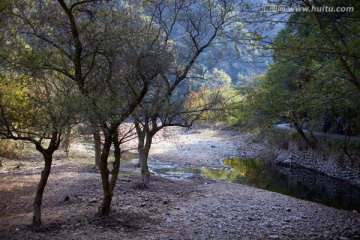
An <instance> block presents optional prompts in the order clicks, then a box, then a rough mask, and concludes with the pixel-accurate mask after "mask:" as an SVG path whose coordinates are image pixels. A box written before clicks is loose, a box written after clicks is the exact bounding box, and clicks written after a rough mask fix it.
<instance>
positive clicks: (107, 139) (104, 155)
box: [99, 133, 112, 216]
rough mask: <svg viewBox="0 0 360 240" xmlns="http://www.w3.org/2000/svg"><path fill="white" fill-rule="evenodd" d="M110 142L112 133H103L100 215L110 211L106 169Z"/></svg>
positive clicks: (110, 193) (107, 213) (109, 190)
mask: <svg viewBox="0 0 360 240" xmlns="http://www.w3.org/2000/svg"><path fill="white" fill-rule="evenodd" d="M111 143H112V135H111V134H109V133H107V134H106V135H105V141H104V146H103V150H102V153H101V161H100V173H101V183H102V187H103V194H104V197H103V202H102V205H101V207H100V212H99V214H100V215H103V216H107V215H109V213H110V205H111V200H112V191H111V187H110V182H109V170H108V166H107V165H108V158H109V153H110V147H111Z"/></svg>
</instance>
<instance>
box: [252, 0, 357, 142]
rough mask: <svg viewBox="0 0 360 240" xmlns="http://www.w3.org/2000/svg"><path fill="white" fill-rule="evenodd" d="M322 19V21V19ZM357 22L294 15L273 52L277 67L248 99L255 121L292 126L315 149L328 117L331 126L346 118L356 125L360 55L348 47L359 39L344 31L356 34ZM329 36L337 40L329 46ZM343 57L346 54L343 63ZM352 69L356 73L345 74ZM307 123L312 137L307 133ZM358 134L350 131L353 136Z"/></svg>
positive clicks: (325, 15)
mask: <svg viewBox="0 0 360 240" xmlns="http://www.w3.org/2000/svg"><path fill="white" fill-rule="evenodd" d="M295 2H296V3H299V1H295ZM300 2H306V1H300ZM314 3H316V4H320V3H319V2H318V1H314ZM329 4H330V3H329ZM340 5H341V2H340ZM302 6H306V5H302ZM307 6H310V5H307ZM334 6H336V4H335V3H334ZM310 7H311V6H310ZM310 9H311V8H310ZM320 15H323V16H322V17H321V19H320V18H318V17H319V16H320ZM314 18H315V20H314ZM335 19H336V20H335ZM334 20H335V22H334ZM318 21H321V23H320V25H321V26H319V22H318ZM356 21H357V22H358V20H357V19H354V18H353V13H334V12H333V13H317V12H294V13H292V14H291V16H290V18H289V19H288V20H287V24H286V26H285V28H284V29H283V30H281V31H280V32H279V34H278V35H277V37H276V38H275V41H274V44H273V45H272V46H271V47H272V48H273V59H274V63H273V65H272V66H270V68H269V71H268V73H267V75H266V76H264V77H262V79H261V81H260V84H258V88H256V89H255V91H254V92H252V93H250V94H249V95H248V99H249V101H250V103H251V104H250V105H249V109H250V112H252V116H253V117H254V118H257V119H258V120H265V121H266V122H267V123H268V124H273V123H276V122H277V121H284V120H286V121H289V122H290V123H291V124H292V125H293V126H294V127H295V129H296V130H297V132H298V133H299V134H300V135H301V137H302V139H303V140H304V141H305V142H306V143H307V144H308V145H309V146H311V147H317V140H316V138H315V137H314V135H313V134H312V133H313V131H314V130H318V129H319V128H318V125H319V123H320V122H321V119H322V118H323V117H324V116H328V117H330V118H331V120H335V118H336V117H337V116H339V115H341V116H347V117H346V118H347V122H348V124H351V123H352V122H358V121H357V120H356V119H358V112H359V111H358V110H359V104H358V102H359V97H358V93H357V91H358V88H357V84H356V81H357V80H356V79H354V78H352V77H351V75H352V73H354V74H355V75H357V74H356V72H357V71H358V70H357V69H358V68H356V65H357V64H358V63H357V62H358V59H357V55H358V53H357V48H356V47H355V48H349V47H348V46H347V45H348V44H350V45H352V46H353V47H354V46H356V45H357V44H356V42H357V37H355V35H356V34H353V33H354V32H353V31H348V32H345V31H343V30H344V29H348V30H349V28H352V29H354V30H356V29H357V26H358V24H357V25H356V26H355V25H354V26H353V24H354V22H356ZM324 31H325V32H324ZM331 31H333V32H334V34H335V37H334V38H332V39H331V40H330V41H328V40H326V37H327V36H328V35H327V34H329V33H330V32H331ZM355 32H356V31H355ZM339 34H340V35H342V37H340V35H339ZM324 41H325V44H324ZM333 44H334V45H333ZM332 45H333V46H332ZM335 46H336V48H334V47H335ZM339 51H341V52H343V53H342V56H341V58H339V56H338V52H339ZM344 64H345V65H346V66H345V65H344ZM349 66H351V67H350V69H351V72H352V73H350V72H349V71H348V70H347V68H348V67H349ZM349 112H351V113H352V117H351V118H350V117H349V115H350V114H349ZM354 113H355V114H354ZM354 115H356V117H355V116H354ZM304 121H306V122H307V123H308V124H307V127H308V130H309V132H310V135H306V134H305V133H304V131H303V126H302V123H303V122H304ZM257 122H259V121H257ZM352 125H353V124H352ZM357 128H358V127H356V126H352V129H353V130H355V131H356V129H357Z"/></svg>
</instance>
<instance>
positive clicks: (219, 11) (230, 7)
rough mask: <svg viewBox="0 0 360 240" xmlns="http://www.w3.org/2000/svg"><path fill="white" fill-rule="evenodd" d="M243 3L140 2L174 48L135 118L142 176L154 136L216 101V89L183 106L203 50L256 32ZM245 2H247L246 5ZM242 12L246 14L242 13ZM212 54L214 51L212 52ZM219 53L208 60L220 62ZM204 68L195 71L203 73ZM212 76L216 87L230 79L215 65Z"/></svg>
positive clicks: (193, 117)
mask: <svg viewBox="0 0 360 240" xmlns="http://www.w3.org/2000/svg"><path fill="white" fill-rule="evenodd" d="M244 6H245V5H242V4H241V3H237V2H236V1H228V0H223V1H221V0H220V1H203V0H182V1H151V2H149V3H145V4H144V5H142V7H143V8H144V10H143V12H145V14H147V16H150V19H151V21H150V24H151V25H154V24H155V26H159V27H158V29H159V30H158V31H159V34H158V38H157V40H158V41H162V42H164V47H165V48H167V49H169V52H172V53H174V58H175V61H174V64H173V65H171V66H170V67H169V68H168V70H167V71H166V72H165V73H162V74H161V79H158V80H157V81H158V84H157V85H156V84H154V85H155V87H154V89H153V90H151V88H152V87H153V86H152V85H150V91H148V94H149V95H150V96H147V97H145V98H144V102H143V103H141V104H140V105H139V106H138V108H137V110H136V111H135V112H134V114H133V117H134V124H135V127H136V130H137V134H138V143H139V145H138V151H139V158H140V162H141V172H142V179H143V182H144V183H145V184H146V183H147V182H148V181H149V176H150V174H149V169H148V164H147V159H148V154H149V150H150V148H151V144H152V138H153V137H154V135H155V134H156V133H157V132H158V131H159V130H161V129H163V128H165V127H166V126H183V127H190V126H191V125H192V124H193V122H194V121H196V120H197V119H199V118H200V116H201V115H202V114H203V113H204V112H205V111H207V110H209V109H210V108H211V107H212V106H214V103H215V102H216V101H217V97H218V95H217V94H214V95H213V98H212V100H209V101H207V102H204V104H200V105H197V106H195V108H188V109H185V102H186V96H188V95H189V94H190V93H191V92H190V91H189V90H188V89H187V88H186V86H189V83H186V81H189V80H190V79H195V75H196V74H193V73H192V70H194V69H195V68H196V66H197V64H198V62H199V64H200V61H203V62H204V59H205V56H207V57H208V58H211V57H212V56H213V55H212V52H213V51H214V50H215V49H216V47H219V46H223V47H227V45H228V44H229V43H232V44H234V43H239V42H242V41H243V42H246V41H248V40H250V39H252V37H253V36H252V34H251V33H250V32H249V31H245V27H244V22H245V21H246V20H245V19H246V17H248V16H246V14H245V11H244V8H246V7H244ZM242 7H243V8H242ZM240 13H242V14H243V15H242V16H241V17H240ZM210 56H211V57H210ZM217 61H219V59H218V57H214V58H212V60H209V61H208V62H210V63H211V62H213V63H214V62H217ZM198 69H200V68H198ZM204 73H205V72H202V73H197V75H204ZM213 75H214V78H215V79H216V80H217V81H219V83H218V84H215V85H218V87H220V85H223V84H222V82H221V81H224V82H225V83H224V84H225V85H226V84H229V82H231V78H230V77H229V76H227V75H226V74H225V72H223V71H221V70H218V69H214V70H213Z"/></svg>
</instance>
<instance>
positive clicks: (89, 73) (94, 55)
mask: <svg viewBox="0 0 360 240" xmlns="http://www.w3.org/2000/svg"><path fill="white" fill-rule="evenodd" d="M15 5H16V11H14V14H15V15H16V16H17V17H18V18H17V20H18V21H19V25H21V27H22V31H21V34H22V35H23V36H24V37H23V39H24V40H25V41H26V42H27V44H29V45H33V43H34V42H36V43H40V44H38V45H37V46H33V47H36V48H41V53H44V54H46V55H47V59H48V61H46V62H43V63H42V64H41V66H40V67H41V68H42V69H45V70H48V71H54V72H57V73H58V74H61V75H62V76H63V77H66V78H68V79H70V80H71V81H73V82H74V83H75V84H76V85H77V87H78V89H79V91H80V92H81V94H82V96H83V97H84V100H85V101H84V104H83V106H82V109H83V111H82V113H83V115H84V116H86V117H87V118H88V119H89V122H90V123H91V124H92V125H93V126H94V131H98V132H99V130H101V132H102V134H103V137H104V144H103V147H102V153H101V159H100V172H101V179H102V186H103V193H104V198H103V202H102V206H101V208H100V211H99V213H100V214H102V215H107V214H109V211H110V205H111V199H112V195H113V190H114V188H115V184H116V179H117V175H118V172H119V165H120V164H119V163H120V152H121V151H120V143H119V141H118V128H119V126H120V124H121V123H122V122H123V121H124V120H125V119H126V118H127V117H128V116H129V115H130V114H131V112H132V111H133V110H134V109H135V107H136V106H137V105H138V104H139V103H140V102H141V100H142V99H143V97H144V96H145V94H146V92H147V89H148V86H149V83H150V82H151V80H152V79H154V78H155V77H156V76H158V75H159V74H160V73H161V72H162V71H163V69H164V68H165V67H166V64H163V63H164V62H167V54H166V51H164V48H163V47H162V46H161V42H157V41H155V39H154V38H152V36H154V35H156V31H155V30H156V29H155V28H148V25H146V24H144V23H145V19H143V18H140V17H138V16H136V15H135V14H133V12H132V9H131V8H127V7H126V6H125V5H124V4H122V3H119V4H117V3H115V2H114V3H110V2H108V1H97V0H90V1H73V2H71V3H69V2H66V1H64V0H58V1H57V2H41V3H39V4H38V3H34V2H30V1H29V2H25V3H21V2H17V1H16V2H15ZM155 53H156V55H155ZM160 53H163V54H160ZM112 144H113V145H114V148H115V153H116V154H115V164H114V168H113V169H112V171H111V179H110V171H109V169H108V157H109V152H110V147H111V145H112ZM118 153H119V154H118Z"/></svg>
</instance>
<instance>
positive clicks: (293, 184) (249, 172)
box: [150, 158, 360, 211]
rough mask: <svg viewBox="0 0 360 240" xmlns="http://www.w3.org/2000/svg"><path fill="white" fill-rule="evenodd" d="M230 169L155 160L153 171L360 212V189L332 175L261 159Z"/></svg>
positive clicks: (235, 162) (234, 161)
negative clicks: (206, 179)
mask: <svg viewBox="0 0 360 240" xmlns="http://www.w3.org/2000/svg"><path fill="white" fill-rule="evenodd" d="M223 164H224V165H225V166H226V167H229V168H228V169H216V168H196V167H182V166H173V165H168V164H163V163H161V162H159V161H153V162H152V163H151V165H150V169H151V170H152V171H153V172H154V173H155V174H158V175H161V176H165V177H170V178H188V177H191V176H201V177H204V178H211V179H215V180H221V181H227V182H233V183H240V184H245V185H249V186H253V187H257V188H261V189H266V190H269V191H274V192H279V193H282V194H286V195H290V196H293V197H297V198H302V199H307V200H310V201H315V202H320V203H323V204H326V205H329V206H333V207H337V208H343V209H349V210H353V209H355V210H357V211H360V189H359V188H357V187H355V186H351V185H349V184H348V183H347V182H344V181H340V180H337V179H334V178H331V177H329V176H326V175H323V174H320V173H316V172H314V171H310V170H308V169H304V168H300V167H292V168H290V167H280V166H273V165H270V164H266V163H265V162H264V161H263V160H262V159H259V158H253V159H241V158H228V159H224V160H223Z"/></svg>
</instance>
